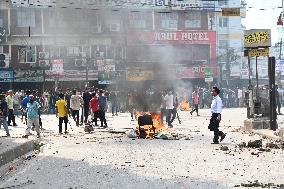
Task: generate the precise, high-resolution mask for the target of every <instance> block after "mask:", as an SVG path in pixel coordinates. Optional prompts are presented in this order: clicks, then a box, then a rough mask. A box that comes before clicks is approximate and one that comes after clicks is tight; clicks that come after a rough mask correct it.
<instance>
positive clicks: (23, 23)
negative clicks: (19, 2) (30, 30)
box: [17, 9, 35, 27]
mask: <svg viewBox="0 0 284 189" xmlns="http://www.w3.org/2000/svg"><path fill="white" fill-rule="evenodd" d="M17 26H18V27H29V26H30V27H35V12H34V9H23V10H18V11H17Z"/></svg>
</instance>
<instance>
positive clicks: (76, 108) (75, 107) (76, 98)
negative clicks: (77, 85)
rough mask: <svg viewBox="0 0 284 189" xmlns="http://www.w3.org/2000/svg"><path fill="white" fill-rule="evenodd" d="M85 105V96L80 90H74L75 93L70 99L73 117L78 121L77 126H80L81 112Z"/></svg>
mask: <svg viewBox="0 0 284 189" xmlns="http://www.w3.org/2000/svg"><path fill="white" fill-rule="evenodd" d="M82 105H83V98H82V97H81V94H80V92H76V91H75V90H74V91H73V95H72V96H71V99H70V108H71V109H72V115H73V118H74V119H75V121H76V126H79V112H80V109H81V107H82Z"/></svg>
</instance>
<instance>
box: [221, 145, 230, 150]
mask: <svg viewBox="0 0 284 189" xmlns="http://www.w3.org/2000/svg"><path fill="white" fill-rule="evenodd" d="M220 150H222V151H228V150H229V148H228V146H221V147H220Z"/></svg>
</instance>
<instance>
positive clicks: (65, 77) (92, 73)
mask: <svg viewBox="0 0 284 189" xmlns="http://www.w3.org/2000/svg"><path fill="white" fill-rule="evenodd" d="M56 79H58V80H59V81H85V80H86V70H64V71H63V72H62V73H60V74H58V73H56V72H53V71H51V70H48V71H45V80H46V81H55V80H56ZM88 80H90V81H93V80H98V71H97V70H88Z"/></svg>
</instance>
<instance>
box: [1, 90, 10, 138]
mask: <svg viewBox="0 0 284 189" xmlns="http://www.w3.org/2000/svg"><path fill="white" fill-rule="evenodd" d="M7 115H8V105H7V102H6V100H5V94H0V128H1V124H3V127H4V129H5V131H6V137H9V136H10V134H9V129H8V123H7Z"/></svg>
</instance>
